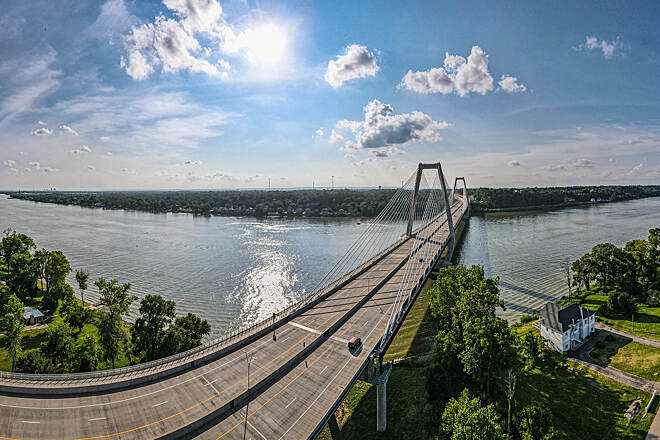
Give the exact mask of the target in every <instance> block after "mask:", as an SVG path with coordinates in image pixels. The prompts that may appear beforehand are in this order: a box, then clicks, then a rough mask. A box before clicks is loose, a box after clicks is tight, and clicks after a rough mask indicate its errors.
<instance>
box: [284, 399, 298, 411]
mask: <svg viewBox="0 0 660 440" xmlns="http://www.w3.org/2000/svg"><path fill="white" fill-rule="evenodd" d="M296 399H297V397H294V398H293V400H292V401H291V402H289V404H288V405H287V406H285V407H284V408H285V409H286V408H288V407H290V406H291V404H292V403H293V402H295V401H296Z"/></svg>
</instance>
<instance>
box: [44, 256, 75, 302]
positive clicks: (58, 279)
mask: <svg viewBox="0 0 660 440" xmlns="http://www.w3.org/2000/svg"><path fill="white" fill-rule="evenodd" d="M69 272H71V265H69V260H67V259H66V257H65V256H64V254H63V253H62V252H61V251H50V252H49V253H48V257H47V258H46V264H45V265H44V280H45V281H46V295H50V293H51V291H52V289H53V288H54V287H55V286H58V285H60V284H64V282H65V280H66V276H67V275H68V274H69Z"/></svg>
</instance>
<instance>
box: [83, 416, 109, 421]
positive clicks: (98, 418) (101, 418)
mask: <svg viewBox="0 0 660 440" xmlns="http://www.w3.org/2000/svg"><path fill="white" fill-rule="evenodd" d="M105 419H106V417H97V418H95V419H88V420H87V421H88V422H95V421H97V420H105Z"/></svg>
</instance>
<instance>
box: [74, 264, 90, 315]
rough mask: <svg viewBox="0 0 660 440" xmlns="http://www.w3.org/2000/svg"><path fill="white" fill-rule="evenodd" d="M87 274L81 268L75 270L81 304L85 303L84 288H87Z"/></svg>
mask: <svg viewBox="0 0 660 440" xmlns="http://www.w3.org/2000/svg"><path fill="white" fill-rule="evenodd" d="M88 278H89V274H88V273H87V272H85V271H82V270H77V271H76V282H77V283H78V288H79V289H80V301H82V303H83V306H84V305H85V290H87V280H88Z"/></svg>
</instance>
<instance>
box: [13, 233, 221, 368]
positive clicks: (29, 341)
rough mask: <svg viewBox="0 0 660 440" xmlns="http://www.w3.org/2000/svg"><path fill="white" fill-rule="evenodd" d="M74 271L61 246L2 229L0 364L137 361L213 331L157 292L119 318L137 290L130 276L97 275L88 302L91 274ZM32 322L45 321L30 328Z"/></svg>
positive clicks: (177, 348)
mask: <svg viewBox="0 0 660 440" xmlns="http://www.w3.org/2000/svg"><path fill="white" fill-rule="evenodd" d="M71 271H72V268H71V265H70V264H69V262H68V260H67V258H66V256H65V255H64V254H63V253H62V252H60V251H50V250H46V249H40V250H39V249H37V246H36V244H35V243H34V241H33V240H32V239H31V238H30V237H28V236H27V235H25V234H20V233H17V232H15V231H10V230H7V231H5V232H4V237H2V240H1V241H0V317H1V318H0V332H2V334H0V369H1V370H4V371H15V372H22V373H76V372H85V371H95V370H103V369H108V368H116V367H122V366H126V365H132V364H138V363H141V362H146V361H150V360H154V359H158V358H161V357H165V356H169V355H172V354H176V353H180V352H182V351H186V350H189V349H191V348H193V347H196V346H198V345H200V344H201V343H202V339H203V338H204V337H205V336H206V335H208V334H209V333H210V331H211V327H210V325H209V324H208V322H206V321H205V320H202V319H200V318H199V317H198V316H196V315H194V314H192V313H188V314H187V315H185V316H177V314H176V304H175V303H174V301H169V300H166V299H164V298H162V297H161V296H159V295H147V296H145V297H144V298H143V299H142V300H141V301H140V308H139V315H138V316H137V317H136V319H135V323H134V324H133V325H128V324H126V322H125V321H124V319H123V318H124V317H125V316H126V315H127V314H128V312H129V307H130V305H131V303H133V302H134V301H136V300H137V297H136V296H134V295H131V294H130V293H129V291H130V288H131V285H130V284H129V283H124V284H120V283H119V282H118V281H117V280H106V279H104V278H100V279H98V280H97V281H96V282H95V283H94V284H95V285H96V286H97V287H98V290H99V294H100V302H99V303H98V304H96V306H95V307H87V305H86V303H85V302H84V292H85V290H87V283H88V275H87V274H86V273H85V272H84V271H77V272H76V283H77V286H76V287H77V288H78V290H79V292H80V296H81V298H80V299H78V298H76V296H75V293H74V288H73V287H71V286H70V285H69V284H67V282H66V277H67V275H68V274H69V273H70V272H71ZM35 323H38V324H42V325H38V326H36V327H38V328H32V329H26V325H28V326H31V327H33V326H34V324H35Z"/></svg>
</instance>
